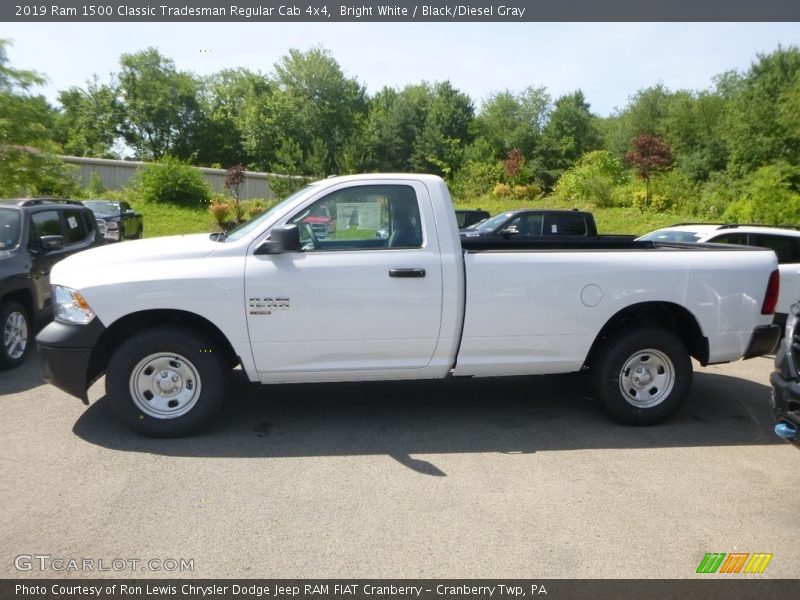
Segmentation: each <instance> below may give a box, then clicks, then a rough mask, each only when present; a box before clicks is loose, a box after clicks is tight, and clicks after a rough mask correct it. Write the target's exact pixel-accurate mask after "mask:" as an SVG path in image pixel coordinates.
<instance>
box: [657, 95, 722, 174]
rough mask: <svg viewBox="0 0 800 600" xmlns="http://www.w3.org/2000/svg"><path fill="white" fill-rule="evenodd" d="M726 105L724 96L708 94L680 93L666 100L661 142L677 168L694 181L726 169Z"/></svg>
mask: <svg viewBox="0 0 800 600" xmlns="http://www.w3.org/2000/svg"><path fill="white" fill-rule="evenodd" d="M726 105H727V101H726V100H725V98H723V96H721V95H720V94H716V93H709V92H701V93H699V94H695V93H692V92H688V91H680V92H676V93H675V94H673V95H672V96H671V98H670V99H669V102H668V104H667V113H666V115H665V116H664V118H663V120H662V126H661V128H662V130H663V134H664V139H665V141H666V142H667V144H668V145H669V147H670V149H671V150H672V153H673V155H674V157H675V162H676V163H677V165H678V168H679V169H680V170H681V171H682V172H683V173H684V174H685V175H686V176H687V177H689V178H690V179H691V180H693V181H704V180H706V179H708V177H709V176H710V175H711V173H712V172H713V171H722V170H725V168H726V166H727V160H728V153H727V147H726V144H725V138H724V135H723V129H724V127H725V119H726Z"/></svg>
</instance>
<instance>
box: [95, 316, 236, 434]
mask: <svg viewBox="0 0 800 600" xmlns="http://www.w3.org/2000/svg"><path fill="white" fill-rule="evenodd" d="M227 379H228V370H227V368H226V367H225V365H224V363H223V359H222V356H221V354H220V352H219V351H218V349H217V348H216V347H215V346H214V345H213V344H212V343H211V342H210V341H209V340H208V339H206V338H205V337H204V336H203V335H201V334H199V333H197V332H195V331H192V330H191V329H186V328H183V327H159V328H152V329H146V330H144V331H142V332H141V333H138V334H136V335H134V336H133V337H131V338H129V339H128V340H126V341H125V342H124V343H123V344H122V345H121V346H120V347H119V348H118V349H117V351H116V352H114V354H113V355H112V356H111V359H110V361H109V363H108V371H107V373H106V394H107V396H108V399H109V401H110V403H111V408H112V410H113V411H114V413H115V414H116V415H117V416H118V417H119V418H120V419H122V421H123V422H124V423H125V424H126V425H127V426H128V427H130V428H131V429H133V430H135V431H138V432H139V433H143V434H145V435H148V436H152V437H177V436H182V435H187V434H190V433H194V432H196V431H198V430H199V429H201V428H202V427H203V426H204V425H206V424H207V423H208V422H209V420H210V419H211V418H212V417H213V416H214V415H215V414H216V413H217V411H218V410H219V409H220V407H221V406H222V402H223V400H224V398H225V394H226V391H227Z"/></svg>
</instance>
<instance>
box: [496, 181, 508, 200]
mask: <svg viewBox="0 0 800 600" xmlns="http://www.w3.org/2000/svg"><path fill="white" fill-rule="evenodd" d="M492 194H493V195H494V197H495V198H509V197H511V186H510V185H508V184H507V183H498V184H497V185H496V186H494V190H492Z"/></svg>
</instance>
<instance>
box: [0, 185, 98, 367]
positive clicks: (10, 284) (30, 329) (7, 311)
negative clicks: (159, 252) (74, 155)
mask: <svg viewBox="0 0 800 600" xmlns="http://www.w3.org/2000/svg"><path fill="white" fill-rule="evenodd" d="M102 241H103V240H102V236H101V235H100V233H99V231H98V229H97V225H96V223H95V219H94V216H93V215H92V213H91V211H89V210H88V209H87V208H84V207H83V206H81V204H80V202H77V201H74V202H70V201H61V200H49V199H43V198H38V199H37V198H28V199H20V200H0V336H2V337H1V338H0V342H2V345H0V369H3V368H10V367H16V366H18V365H19V364H21V363H22V361H23V360H25V356H26V354H27V353H28V351H29V349H30V347H31V346H32V345H33V334H34V331H35V330H36V329H37V328H38V327H40V326H41V325H43V324H44V323H45V322H47V321H48V320H49V319H50V318H52V302H51V296H50V279H49V276H50V270H51V269H52V267H53V265H54V264H55V263H56V262H58V261H59V260H62V259H64V258H66V257H67V256H69V255H71V254H74V253H75V252H79V251H80V250H85V249H86V248H89V247H91V246H96V245H99V244H102Z"/></svg>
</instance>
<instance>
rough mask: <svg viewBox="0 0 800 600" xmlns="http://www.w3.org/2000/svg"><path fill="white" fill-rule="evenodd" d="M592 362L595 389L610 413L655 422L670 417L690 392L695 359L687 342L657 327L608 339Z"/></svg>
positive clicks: (628, 420) (621, 418)
mask: <svg viewBox="0 0 800 600" xmlns="http://www.w3.org/2000/svg"><path fill="white" fill-rule="evenodd" d="M596 356H597V359H596V360H595V361H594V364H592V365H590V368H591V373H592V387H593V389H594V393H595V395H596V396H597V397H598V398H599V399H600V401H601V402H602V403H603V406H604V407H605V409H606V411H608V412H609V413H610V414H611V416H613V417H614V418H615V419H617V420H618V421H621V422H623V423H629V424H633V425H654V424H656V423H660V422H662V421H664V420H665V419H667V418H668V417H670V416H672V415H673V414H674V413H675V411H677V410H678V408H680V406H681V404H682V403H683V401H684V400H685V399H686V397H687V396H688V394H689V388H690V387H691V383H692V362H691V359H690V358H689V353H688V351H687V350H686V347H685V346H684V345H683V342H681V340H680V339H679V338H678V337H677V336H676V335H675V334H673V333H672V332H670V331H667V330H666V329H660V328H657V327H647V328H643V329H627V330H623V331H620V332H618V333H616V334H614V335H612V336H611V337H609V338H608V339H607V340H606V341H605V342H604V343H603V344H602V346H601V347H600V348H599V350H598V352H597V354H596Z"/></svg>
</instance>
